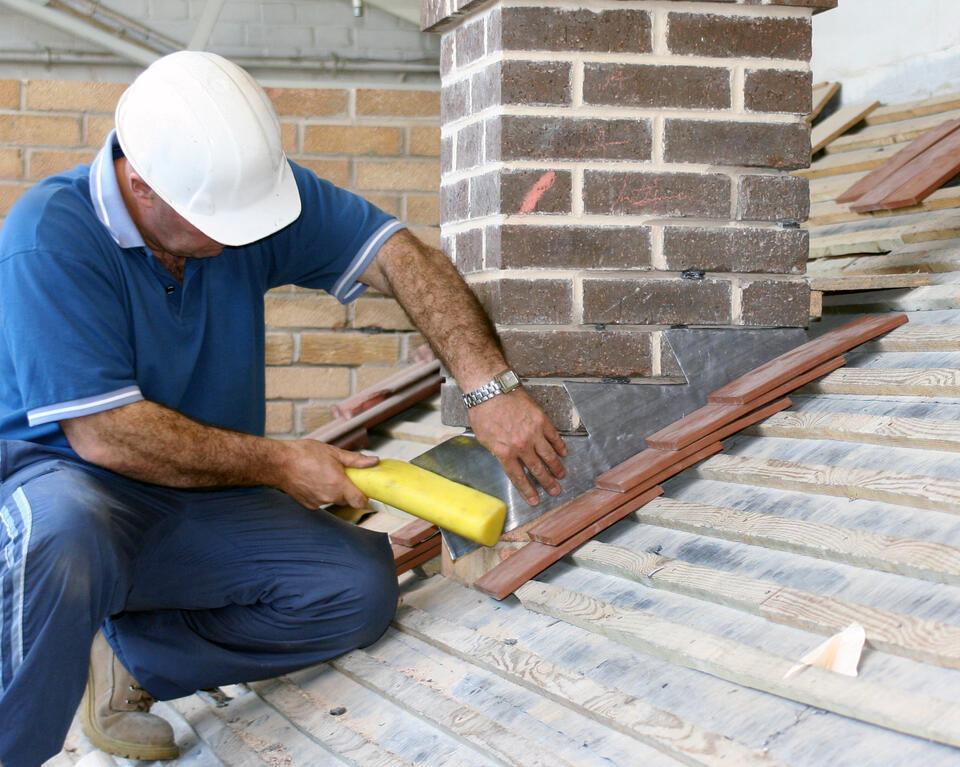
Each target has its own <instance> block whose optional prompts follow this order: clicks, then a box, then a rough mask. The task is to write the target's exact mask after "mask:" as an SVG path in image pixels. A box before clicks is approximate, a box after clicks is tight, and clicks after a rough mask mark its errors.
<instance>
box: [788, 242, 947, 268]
mask: <svg viewBox="0 0 960 767" xmlns="http://www.w3.org/2000/svg"><path fill="white" fill-rule="evenodd" d="M916 247H920V248H921V250H914V248H916ZM956 271H960V245H958V241H957V240H942V241H940V242H927V243H918V244H916V245H910V246H905V247H903V248H898V249H897V250H895V251H893V252H891V253H887V254H883V255H873V254H871V255H866V256H841V257H838V258H821V259H819V260H815V261H808V262H807V274H811V275H812V274H817V275H821V274H903V273H908V272H929V273H931V274H937V273H942V272H956Z"/></svg>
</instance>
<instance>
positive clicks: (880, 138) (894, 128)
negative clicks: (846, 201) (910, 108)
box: [825, 109, 960, 152]
mask: <svg viewBox="0 0 960 767" xmlns="http://www.w3.org/2000/svg"><path fill="white" fill-rule="evenodd" d="M958 118H960V109H952V110H950V111H948V112H939V113H936V114H929V115H924V116H922V117H912V118H910V119H908V120H898V121H896V122H888V123H881V124H877V125H868V126H866V127H864V128H863V129H862V130H860V131H857V133H851V134H850V135H848V136H838V137H837V138H836V139H835V140H834V141H832V142H830V145H829V146H827V147H825V148H826V151H827V152H850V151H853V150H857V149H871V148H876V147H880V146H886V145H888V144H899V143H903V142H904V141H913V140H914V139H917V138H919V137H920V136H922V135H923V134H924V133H926V132H927V131H929V130H930V129H931V128H936V127H937V126H938V125H940V124H941V123H943V122H944V121H946V120H955V119H958Z"/></svg>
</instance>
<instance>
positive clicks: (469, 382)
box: [364, 231, 506, 390]
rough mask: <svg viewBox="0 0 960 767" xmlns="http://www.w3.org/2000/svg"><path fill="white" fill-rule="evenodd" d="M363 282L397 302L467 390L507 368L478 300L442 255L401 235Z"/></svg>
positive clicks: (410, 236) (494, 332)
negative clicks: (368, 280)
mask: <svg viewBox="0 0 960 767" xmlns="http://www.w3.org/2000/svg"><path fill="white" fill-rule="evenodd" d="M383 250H384V251H385V252H383V253H382V258H378V262H377V264H376V267H377V268H376V269H375V270H374V271H372V272H371V273H368V274H365V275H364V276H365V277H369V278H372V279H371V280H370V284H372V285H373V286H374V287H376V288H378V289H379V290H381V291H382V292H385V293H387V294H389V295H392V296H394V297H395V298H396V299H397V300H398V301H399V302H400V304H401V305H402V306H403V308H404V310H405V311H406V312H407V314H408V315H409V316H410V319H411V320H412V321H413V324H414V325H416V326H417V328H418V329H419V330H420V331H421V332H422V333H423V335H424V336H425V337H426V338H427V340H428V341H429V342H430V345H431V346H432V347H433V349H434V351H435V352H436V353H437V355H438V356H439V357H440V359H441V360H442V361H443V363H444V365H446V367H447V369H448V370H449V371H450V372H451V373H452V374H453V377H454V378H456V380H457V382H458V383H459V384H460V386H461V387H462V388H464V389H465V390H468V389H472V388H475V387H477V386H480V385H482V384H484V383H486V382H487V381H489V380H490V378H491V377H492V376H493V375H494V374H495V373H499V372H500V371H501V370H503V368H505V367H506V362H505V360H504V356H503V352H502V351H501V348H500V342H499V340H498V339H497V334H496V330H495V329H494V327H493V324H492V323H491V322H490V319H489V318H488V316H487V314H486V312H485V311H484V310H483V307H482V306H481V305H480V302H479V301H478V300H477V298H476V296H474V294H473V293H472V292H471V290H470V288H469V287H467V285H466V284H465V283H464V281H463V278H462V277H461V276H460V274H459V273H458V272H457V270H456V268H455V267H454V266H453V264H451V263H450V261H449V260H448V259H447V258H446V256H444V255H443V253H441V252H440V251H438V250H436V249H435V248H431V247H429V246H427V245H425V244H423V243H421V242H419V241H418V240H416V239H415V238H414V237H413V236H412V235H410V234H409V233H408V232H406V231H403V232H398V233H397V234H396V235H394V238H393V239H391V240H390V241H389V242H388V243H387V244H386V245H385V246H384V249H383Z"/></svg>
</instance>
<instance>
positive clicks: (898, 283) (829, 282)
mask: <svg viewBox="0 0 960 767" xmlns="http://www.w3.org/2000/svg"><path fill="white" fill-rule="evenodd" d="M807 282H808V283H809V284H810V289H811V290H818V291H821V292H836V291H840V290H877V289H880V288H916V287H919V286H920V285H929V284H930V275H929V274H864V275H860V274H848V275H843V276H838V277H808V278H807Z"/></svg>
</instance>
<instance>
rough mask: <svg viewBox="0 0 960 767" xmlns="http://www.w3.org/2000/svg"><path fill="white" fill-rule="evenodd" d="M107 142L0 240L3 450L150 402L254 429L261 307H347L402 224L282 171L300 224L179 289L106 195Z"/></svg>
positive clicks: (260, 401) (25, 210)
mask: <svg viewBox="0 0 960 767" xmlns="http://www.w3.org/2000/svg"><path fill="white" fill-rule="evenodd" d="M119 152H120V149H119V146H118V144H117V142H116V138H115V136H114V135H113V134H111V135H110V137H109V138H108V139H107V142H106V144H105V145H104V147H103V149H102V150H101V151H100V153H99V154H98V155H97V157H96V159H95V160H94V162H93V163H91V164H90V165H80V166H78V167H76V168H74V169H73V170H71V171H69V172H67V173H62V174H60V175H57V176H53V177H51V178H49V179H46V180H45V181H43V182H41V183H39V184H37V185H36V186H34V187H32V188H31V189H30V190H28V191H27V192H26V193H25V194H24V195H23V196H22V197H21V198H20V199H19V200H18V201H17V203H16V204H15V205H14V206H13V208H12V210H11V211H10V213H9V215H8V216H7V218H6V220H5V221H4V222H3V227H2V229H0V439H20V440H27V441H30V442H36V443H40V444H44V445H48V446H50V447H54V448H58V449H62V450H65V451H66V452H72V451H70V448H69V444H68V443H67V440H66V437H65V436H64V434H63V431H62V430H61V429H60V426H59V423H58V422H59V421H61V420H65V419H69V418H74V417H77V416H81V415H88V414H91V413H96V412H99V411H103V410H109V409H111V408H115V407H120V406H122V405H127V404H129V403H131V402H137V401H138V400H141V399H146V400H150V401H152V402H157V403H159V404H161V405H165V406H167V407H169V408H172V409H174V410H178V411H179V412H181V413H183V414H185V415H188V416H190V417H192V418H195V419H198V420H200V421H203V422H204V423H208V424H212V425H216V426H223V427H227V428H230V429H235V430H238V431H243V432H248V433H252V434H263V429H264V308H263V296H264V293H265V292H266V291H268V290H269V289H271V288H274V287H277V286H280V285H287V284H295V285H300V286H303V287H307V288H320V289H323V290H326V291H328V292H329V293H331V294H332V295H333V296H335V297H336V298H337V299H339V300H340V301H341V302H343V303H347V302H348V301H351V300H353V299H354V298H356V297H357V296H358V295H360V293H362V292H363V290H364V289H365V286H364V285H362V284H360V283H358V282H357V277H358V276H359V275H360V274H361V273H362V272H363V270H364V269H365V268H366V267H367V265H368V264H369V263H370V262H371V261H372V260H373V258H374V256H375V255H376V253H377V251H378V249H379V248H380V246H381V245H382V244H383V243H384V242H386V240H387V239H389V237H390V236H391V235H393V234H394V233H395V232H396V231H398V230H399V229H401V228H403V225H402V224H401V223H400V222H399V221H397V220H396V219H395V218H393V217H392V216H389V215H388V214H386V213H384V212H383V211H382V210H380V209H378V208H376V207H375V206H373V205H371V204H370V203H368V202H367V201H365V200H364V199H363V198H361V197H358V196H357V195H354V194H352V193H350V192H347V191H345V190H343V189H340V188H338V187H336V186H334V185H333V184H331V183H330V182H328V181H325V180H323V179H320V178H318V177H317V176H316V175H315V174H314V173H313V172H311V171H309V170H306V169H305V168H301V167H300V166H298V165H296V164H295V163H290V165H291V167H292V169H293V173H294V176H295V178H296V181H297V186H298V188H299V190H300V198H301V201H302V211H303V212H302V213H301V215H300V217H299V218H298V219H297V220H296V221H294V222H293V223H292V224H290V225H289V226H287V227H285V228H284V229H281V230H280V231H279V232H277V233H276V234H273V235H271V236H270V237H267V238H265V239H263V240H259V241H258V242H255V243H253V244H251V245H245V246H242V247H228V248H224V250H223V252H222V253H221V254H220V255H219V256H216V257H214V258H202V259H187V263H186V272H185V274H184V278H183V283H182V284H181V283H179V282H177V280H176V279H174V277H173V275H171V274H170V272H168V271H167V270H166V269H165V268H164V267H163V266H162V265H161V264H160V262H159V261H158V260H157V259H156V258H154V256H153V255H152V254H151V253H150V251H149V249H147V248H146V246H145V245H144V242H143V239H142V238H141V236H140V234H139V232H138V231H137V228H136V226H134V223H133V221H132V220H131V218H130V216H129V214H128V213H127V210H126V207H125V206H124V204H123V200H122V198H121V195H120V189H119V186H118V184H117V178H116V174H115V171H114V166H113V159H114V158H115V157H117V156H119Z"/></svg>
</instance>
